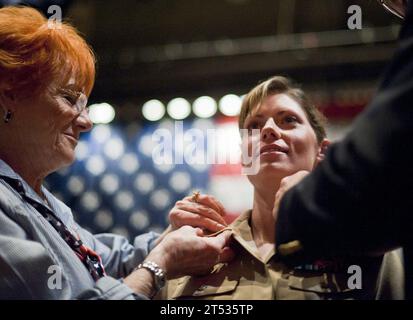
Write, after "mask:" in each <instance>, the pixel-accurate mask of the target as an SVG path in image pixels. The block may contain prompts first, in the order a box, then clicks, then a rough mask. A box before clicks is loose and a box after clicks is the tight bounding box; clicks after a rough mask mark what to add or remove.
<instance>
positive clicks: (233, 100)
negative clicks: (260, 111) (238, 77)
mask: <svg viewBox="0 0 413 320" xmlns="http://www.w3.org/2000/svg"><path fill="white" fill-rule="evenodd" d="M241 104H242V100H241V98H240V97H239V96H237V95H235V94H227V95H226V96H224V97H222V98H221V100H219V110H220V111H221V112H222V114H224V115H226V116H229V117H235V116H238V115H239V113H240V111H241Z"/></svg>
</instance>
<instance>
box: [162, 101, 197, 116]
mask: <svg viewBox="0 0 413 320" xmlns="http://www.w3.org/2000/svg"><path fill="white" fill-rule="evenodd" d="M166 109H167V111H168V114H169V116H170V117H171V118H172V119H175V120H183V119H185V118H186V117H188V116H189V114H190V113H191V105H190V104H189V102H188V101H187V100H186V99H184V98H175V99H172V100H171V101H169V103H168V106H167V107H166Z"/></svg>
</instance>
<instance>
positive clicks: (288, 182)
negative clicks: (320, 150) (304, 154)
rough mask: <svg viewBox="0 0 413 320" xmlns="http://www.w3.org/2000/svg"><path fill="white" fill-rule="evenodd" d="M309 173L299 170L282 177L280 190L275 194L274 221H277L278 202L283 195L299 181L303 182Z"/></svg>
mask: <svg viewBox="0 0 413 320" xmlns="http://www.w3.org/2000/svg"><path fill="white" fill-rule="evenodd" d="M309 173H310V172H309V171H306V170H301V171H298V172H296V173H294V174H292V175H291V176H287V177H284V178H283V179H282V180H281V183H280V188H279V189H278V191H277V193H276V194H275V202H274V209H273V211H272V214H273V216H274V220H275V221H277V216H278V209H279V207H280V202H281V199H282V197H283V196H284V194H285V193H286V192H287V191H288V190H290V189H291V188H292V187H294V186H295V185H296V184H298V183H299V182H300V181H301V180H303V179H304V177H305V176H307V175H308V174H309Z"/></svg>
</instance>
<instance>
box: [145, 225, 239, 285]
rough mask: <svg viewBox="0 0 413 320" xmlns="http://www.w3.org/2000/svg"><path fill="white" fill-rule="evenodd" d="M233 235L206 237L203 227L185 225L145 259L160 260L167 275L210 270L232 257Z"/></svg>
mask: <svg viewBox="0 0 413 320" xmlns="http://www.w3.org/2000/svg"><path fill="white" fill-rule="evenodd" d="M230 238H231V232H230V231H224V232H222V233H220V234H219V235H217V236H215V237H204V236H203V232H202V230H201V229H199V228H192V227H190V226H184V227H182V228H180V229H178V230H176V231H172V232H170V233H169V234H167V235H166V236H165V238H164V239H163V240H162V241H161V242H160V243H159V245H158V246H156V247H155V248H154V249H153V250H152V251H151V252H150V254H149V255H148V257H147V258H146V260H151V261H154V262H156V263H158V264H159V266H161V268H163V269H164V271H165V273H166V277H167V279H174V278H178V277H180V276H183V275H203V274H207V273H208V272H209V271H210V270H211V268H212V267H213V266H214V265H215V264H217V263H219V262H228V261H230V260H232V259H233V257H234V253H233V251H232V250H231V249H230V248H229V246H228V245H229V240H230Z"/></svg>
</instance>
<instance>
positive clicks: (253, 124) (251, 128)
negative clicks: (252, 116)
mask: <svg viewBox="0 0 413 320" xmlns="http://www.w3.org/2000/svg"><path fill="white" fill-rule="evenodd" d="M247 129H248V133H249V134H252V130H254V129H260V126H259V124H258V123H255V122H253V123H250V124H249V125H248V127H247Z"/></svg>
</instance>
